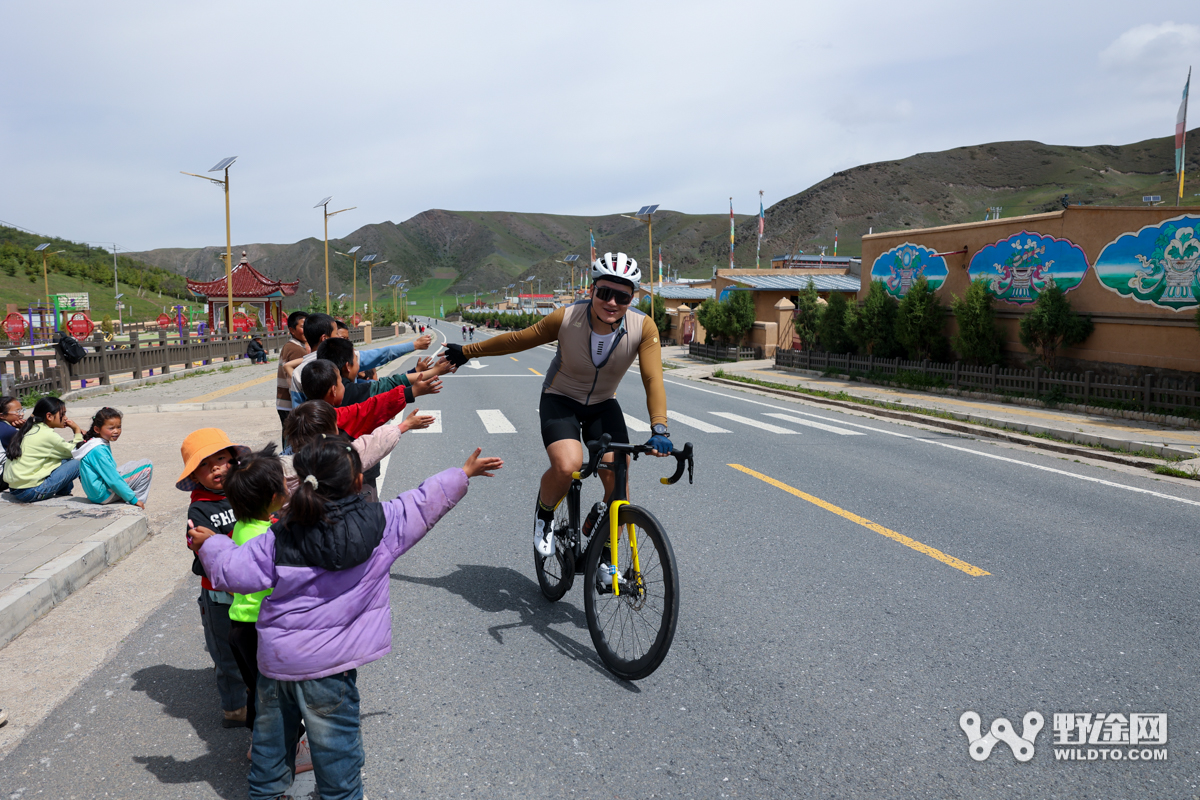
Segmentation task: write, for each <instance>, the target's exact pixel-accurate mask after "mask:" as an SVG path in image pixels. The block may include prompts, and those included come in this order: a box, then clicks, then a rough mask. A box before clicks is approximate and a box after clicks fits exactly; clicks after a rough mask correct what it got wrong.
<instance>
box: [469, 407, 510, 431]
mask: <svg viewBox="0 0 1200 800" xmlns="http://www.w3.org/2000/svg"><path fill="white" fill-rule="evenodd" d="M475 413H476V414H478V415H479V419H481V420H482V421H483V427H485V428H487V432H488V433H516V432H517V429H516V428H515V427H514V426H513V424H512V423H511V422H509V421H508V417H506V416H504V412H502V411H501V410H500V409H498V408H479V409H476V410H475Z"/></svg>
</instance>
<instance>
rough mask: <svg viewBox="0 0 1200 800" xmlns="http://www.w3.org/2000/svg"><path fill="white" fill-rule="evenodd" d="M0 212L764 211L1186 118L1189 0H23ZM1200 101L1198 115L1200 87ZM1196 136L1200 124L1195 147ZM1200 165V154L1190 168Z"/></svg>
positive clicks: (110, 220) (154, 228)
mask: <svg viewBox="0 0 1200 800" xmlns="http://www.w3.org/2000/svg"><path fill="white" fill-rule="evenodd" d="M3 14H4V16H3V19H4V23H5V29H6V35H5V37H4V38H5V42H4V46H3V48H0V74H2V75H3V76H4V87H3V91H2V92H0V158H2V159H3V161H2V163H0V220H4V221H5V222H8V223H15V224H17V225H21V226H23V227H25V228H29V229H32V230H34V231H37V232H39V233H44V234H52V235H57V236H63V237H66V238H69V239H74V240H77V241H85V240H90V241H93V242H116V243H118V244H119V245H121V246H122V248H124V249H133V250H142V249H149V248H155V247H199V246H203V245H216V244H223V243H224V238H225V236H224V234H225V230H224V209H223V206H222V199H221V194H220V189H219V188H217V187H214V186H212V185H210V184H206V183H202V182H201V181H200V180H197V179H196V178H189V177H186V176H183V175H180V174H179V170H187V171H190V172H204V171H206V170H207V169H208V168H209V167H211V166H213V165H214V164H216V163H217V161H218V160H220V159H221V158H223V157H225V156H233V155H236V156H238V161H237V163H236V164H235V165H234V167H233V168H232V170H231V184H232V199H233V239H234V242H235V243H238V242H250V241H255V242H292V241H296V240H298V239H301V238H304V237H306V236H317V237H319V236H320V235H321V214H320V211H319V210H313V208H312V206H313V205H314V204H315V203H317V202H318V201H320V200H321V199H322V198H323V197H325V196H326V195H333V202H332V203H331V205H330V210H331V211H332V210H335V209H338V208H343V207H345V206H357V209H356V210H354V211H350V212H347V213H345V214H342V215H340V216H338V217H336V218H334V219H333V220H331V225H330V235H331V236H342V235H345V234H347V233H349V232H350V231H352V230H354V229H355V228H357V227H359V226H360V225H364V224H366V223H369V222H380V221H382V220H387V219H390V220H393V221H395V222H400V221H402V220H404V219H407V218H409V217H411V216H413V215H414V214H417V213H419V212H420V211H422V210H424V209H427V208H447V209H463V210H507V211H539V212H552V213H563V214H583V215H591V214H595V215H600V214H608V213H614V212H627V211H632V210H635V209H636V208H637V207H638V206H640V205H643V204H646V203H660V204H662V206H663V207H664V208H668V209H675V210H679V211H686V212H694V213H705V212H721V211H724V210H726V209H727V208H728V198H729V196H730V195H733V198H734V205H735V208H736V210H737V211H738V212H739V213H752V212H755V211H757V206H758V191H759V190H760V189H761V190H763V191H764V192H765V200H766V204H767V205H768V206H770V205H771V204H772V203H775V202H777V201H778V200H780V199H782V198H784V197H787V196H789V195H791V194H794V193H796V192H798V191H800V190H802V189H804V188H805V187H807V186H809V185H811V184H813V183H815V182H817V181H819V180H821V179H823V178H825V177H827V176H828V175H829V174H830V173H831V172H834V171H836V170H840V169H844V168H847V167H851V166H855V165H857V164H862V163H867V162H872V161H880V160H885V159H892V158H901V157H904V156H908V155H912V154H913V153H919V152H925V151H932V150H942V149H946V148H950V147H958V146H961V145H967V144H977V143H982V142H990V141H998V140H1011V139H1036V140H1039V141H1043V142H1049V143H1053V144H1072V145H1091V144H1124V143H1128V142H1134V141H1139V140H1142V139H1147V138H1151V137H1156V136H1166V135H1169V134H1171V133H1172V131H1173V129H1174V122H1175V112H1176V109H1177V108H1178V105H1179V100H1180V94H1181V92H1182V89H1183V82H1184V79H1185V77H1186V75H1187V69H1188V65H1189V64H1192V63H1195V64H1196V65H1197V66H1200V25H1198V24H1196V20H1197V18H1198V17H1200V15H1198V14H1197V12H1196V5H1195V2H1194V0H1193V1H1192V2H1173V1H1172V0H1155V2H1151V3H1131V2H1128V0H1115V1H1114V0H1091V2H1086V3H1065V2H1057V3H1044V2H1037V3H1021V2H1012V0H1007V1H1006V2H1002V3H990V4H981V3H964V2H962V0H953V2H929V1H924V2H922V1H921V0H918V2H915V3H896V2H845V1H844V0H843V1H842V2H828V0H823V1H822V2H802V1H799V0H792V1H791V2H774V3H761V2H746V0H741V1H740V2H722V3H714V2H695V1H693V2H683V3H681V2H663V1H662V0H660V2H657V3H645V2H637V3H631V2H614V1H613V0H605V2H581V1H579V0H577V1H576V2H556V3H539V2H521V1H519V0H518V1H517V2H513V1H511V0H510V2H505V3H498V2H486V3H465V2H464V3H459V2H447V1H446V0H442V2H437V3H419V4H417V3H396V2H345V1H344V2H340V3H330V2H322V3H308V2H297V1H296V0H290V1H289V2H255V0H249V2H246V1H245V0H243V2H238V3H232V2H231V3H224V2H203V3H196V2H193V3H176V2H162V0H155V2H128V1H123V0H110V2H106V3H97V2H94V0H89V2H53V0H42V2H36V3H33V2H26V3H15V2H14V3H7V4H6V5H5V9H4V12H3ZM1192 119H1194V120H1196V122H1197V123H1200V108H1197V109H1195V110H1194V113H1193V114H1192ZM1192 147H1200V142H1195V143H1193V144H1192ZM1196 178H1197V179H1200V175H1198V176H1196Z"/></svg>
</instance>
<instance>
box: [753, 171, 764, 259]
mask: <svg viewBox="0 0 1200 800" xmlns="http://www.w3.org/2000/svg"><path fill="white" fill-rule="evenodd" d="M764 223H765V221H764V219H763V193H762V189H759V190H758V247H756V248H755V250H754V268H755V269H759V268H760V263H759V262H760V259H761V256H762V237H763V226H764Z"/></svg>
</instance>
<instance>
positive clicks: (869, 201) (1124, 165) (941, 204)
mask: <svg viewBox="0 0 1200 800" xmlns="http://www.w3.org/2000/svg"><path fill="white" fill-rule="evenodd" d="M1173 169H1174V142H1173V139H1172V138H1171V137H1163V138H1161V139H1149V140H1147V141H1144V142H1138V143H1136V144H1130V145H1121V146H1115V145H1097V146H1093V147H1073V146H1062V145H1046V144H1042V143H1040V142H996V143H993V144H983V145H974V146H970V147H960V148H956V149H953V150H946V151H942V152H937V153H921V154H918V155H914V156H910V157H909V158H905V159H901V160H898V161H886V162H879V163H875V164H866V165H863V166H860V167H855V168H853V169H849V170H846V171H844V172H839V173H837V174H835V175H832V176H830V177H829V178H827V179H826V180H824V181H821V182H820V183H818V184H817V185H815V186H812V187H810V188H808V189H805V190H804V191H802V192H800V193H799V194H796V195H793V196H791V197H788V198H786V199H784V200H782V201H780V202H778V203H776V204H775V205H773V206H772V207H771V208H769V209H767V212H766V237H765V239H764V241H763V248H762V251H763V252H762V255H763V261H764V264H767V263H769V261H768V260H769V258H770V256H772V255H776V254H781V253H784V252H793V251H794V250H796V249H799V250H802V251H805V252H809V253H815V252H819V249H820V247H821V246H823V245H824V246H827V247H828V250H827V252H828V253H829V254H830V255H832V252H833V251H832V245H833V234H834V230H835V229H836V230H837V231H838V232H839V249H838V254H839V255H859V254H860V253H861V239H860V237H861V236H862V235H863V234H865V233H867V231H868V230H870V229H874V230H875V231H876V232H878V231H884V230H895V229H901V228H906V227H912V228H920V227H928V226H935V225H948V224H952V223H959V222H968V221H972V220H982V219H983V217H984V213H985V211H986V209H987V208H988V207H990V206H1001V207H1003V211H1002V216H1015V215H1020V214H1029V213H1036V212H1038V211H1047V210H1051V209H1053V208H1057V207H1059V204H1060V202H1061V199H1062V198H1063V196H1064V195H1066V196H1067V198H1068V200H1067V201H1068V202H1070V203H1099V204H1105V205H1139V204H1140V203H1141V198H1142V195H1144V194H1159V195H1162V196H1163V197H1164V198H1167V199H1168V201H1169V200H1170V198H1172V197H1173V194H1172V192H1173V187H1174V177H1173V175H1172V172H1173ZM1188 169H1189V172H1190V173H1191V174H1193V175H1200V158H1197V157H1196V156H1193V157H1192V158H1191V159H1190V163H1189V168H1188ZM1197 188H1200V185H1198V186H1197ZM1186 203H1187V204H1188V205H1198V204H1200V198H1198V197H1196V196H1194V192H1192V191H1190V190H1189V192H1188V196H1187V198H1186ZM736 220H737V249H736V251H735V257H736V263H737V265H738V266H749V265H751V264H753V263H754V251H755V243H756V238H757V230H758V222H757V219H756V217H755V215H739V216H738V217H737V218H736ZM589 229H591V230H593V231H594V233H595V237H596V248H597V251H598V252H600V253H603V252H606V251H610V250H611V251H624V252H626V253H630V254H631V255H633V256H634V257H635V258H637V259H638V261H639V262H641V263H642V265H643V274H646V275H649V274H650V270H649V269H646V267H649V266H650V264H648V263H647V261H648V257H649V253H648V242H647V236H646V234H647V231H646V227H645V226H644V225H642V224H641V223H640V222H638V221H636V220H632V219H628V218H626V217H623V216H621V215H620V214H609V215H606V216H598V217H572V216H566V215H561V214H519V213H513V212H505V211H445V210H440V209H432V210H429V211H424V212H422V213H420V214H418V215H416V216H415V217H413V218H412V219H408V220H405V221H404V222H402V223H400V224H395V223H392V222H381V223H376V224H371V225H365V226H363V227H362V228H359V229H358V230H356V231H355V232H354V233H352V234H350V235H349V236H347V237H345V238H343V239H336V240H330V243H329V251H330V256H329V258H330V261H329V285H330V290H331V292H332V293H333V294H334V295H335V296H336V295H337V294H340V293H342V292H347V293H349V292H350V291H351V283H352V278H351V271H352V262H351V260H350V259H349V258H347V257H344V256H339V255H336V251H338V250H341V251H343V252H344V251H345V250H347V249H348V248H349V247H351V246H353V245H360V246H361V247H362V249H361V250H360V251H359V252H360V255H365V254H369V253H378V254H379V259H380V260H384V259H386V260H387V262H388V263H387V264H383V265H382V266H381V267H380V268H379V269H377V270H376V271H375V285H376V287H378V288H379V290H380V291H381V295H380V296H381V297H382V296H383V295H382V288H383V287H384V286H385V284H386V283H387V281H388V278H389V277H390V276H391V275H393V274H399V275H402V276H404V277H405V279H407V280H408V281H409V282H410V285H419V286H420V287H421V288H420V289H419V290H418V291H417V292H416V293H414V294H413V295H412V297H413V299H416V300H418V301H419V302H420V303H421V304H422V305H421V306H418V308H420V309H422V313H432V312H433V310H435V309H436V307H437V305H438V302H439V301H444V302H446V307H447V308H450V307H451V306H452V305H453V294H452V293H453V291H458V292H461V293H464V294H465V293H470V292H472V291H474V290H476V289H478V290H481V291H489V290H491V289H495V288H497V287H501V286H506V285H508V284H510V283H513V282H515V281H516V280H517V279H518V278H526V277H529V276H530V275H533V276H534V277H537V278H541V279H542V286H543V289H547V288H549V289H554V288H557V287H558V286H559V281H560V280H563V281H564V282H565V280H566V279H567V276H568V275H569V272H570V271H569V268H568V267H567V266H565V265H563V264H560V263H557V262H558V261H559V260H560V259H562V258H563V257H564V256H566V255H567V254H569V253H578V254H580V255H581V256H583V260H584V261H586V259H587V256H588V231H589ZM654 245H655V254H654V259H653V260H654V261H655V262H656V261H657V251H658V246H659V245H661V246H662V250H663V257H664V261H667V262H669V263H670V264H671V265H672V266H673V267H674V268H675V269H676V270H678V272H679V273H680V274H681V275H683V276H684V277H707V276H708V275H710V274H711V272H712V268H713V266H714V265H717V266H725V265H726V264H728V262H729V217H728V216H727V215H726V214H723V213H717V214H680V213H678V212H674V211H670V210H662V211H660V212H659V213H658V214H657V215H656V216H655V220H654ZM243 250H244V251H246V252H247V254H248V256H249V258H250V260H251V262H252V263H253V264H254V265H255V267H257V268H258V269H260V270H262V271H263V272H265V273H266V274H268V275H271V276H273V277H279V278H286V279H294V278H296V277H299V279H300V281H301V291H300V295H301V297H303V296H304V291H305V290H306V289H313V290H315V292H316V293H317V294H318V296H319V295H320V294H321V293H323V292H324V291H325V277H324V276H325V268H324V264H325V262H324V250H323V246H322V242H321V241H319V240H317V239H305V240H303V241H300V242H297V243H295V244H250V245H241V246H238V247H235V248H234V255H235V257H237V255H238V254H240V253H241V252H242V251H243ZM220 251H221V248H217V247H209V248H203V249H199V250H194V249H193V250H154V251H149V252H146V253H140V254H134V255H135V256H136V257H138V258H142V259H144V260H145V261H147V262H149V263H151V264H155V265H156V266H159V267H163V268H166V269H169V270H171V271H173V272H177V273H181V274H186V275H188V276H190V277H193V278H204V279H209V278H210V277H213V276H215V274H217V271H218V270H219V269H220V261H218V260H217V254H218V253H219V252H220ZM444 271H453V272H454V273H455V274H456V275H457V278H456V279H455V280H454V281H452V282H451V283H450V284H446V283H445V281H444V280H439V281H433V280H432V276H433V275H434V273H435V272H444ZM358 285H359V296H360V298H361V297H362V296H364V295H365V293H366V285H367V279H366V270H365V269H364V268H362V267H361V266H360V269H359V281H358ZM446 297H449V300H445V298H446ZM296 302H297V306H299V305H300V304H302V303H303V302H304V301H303V300H301V299H299V298H298V299H297V301H296Z"/></svg>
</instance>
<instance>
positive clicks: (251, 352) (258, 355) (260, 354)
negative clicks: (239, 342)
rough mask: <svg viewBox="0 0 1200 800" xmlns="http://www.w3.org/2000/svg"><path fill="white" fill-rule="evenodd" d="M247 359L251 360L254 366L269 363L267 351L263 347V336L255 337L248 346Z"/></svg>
mask: <svg viewBox="0 0 1200 800" xmlns="http://www.w3.org/2000/svg"><path fill="white" fill-rule="evenodd" d="M246 357H247V358H249V359H250V363H252V364H265V363H267V350H266V348H265V347H263V340H262V337H261V336H255V337H254V338H253V339H251V340H250V344H248V345H246Z"/></svg>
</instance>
